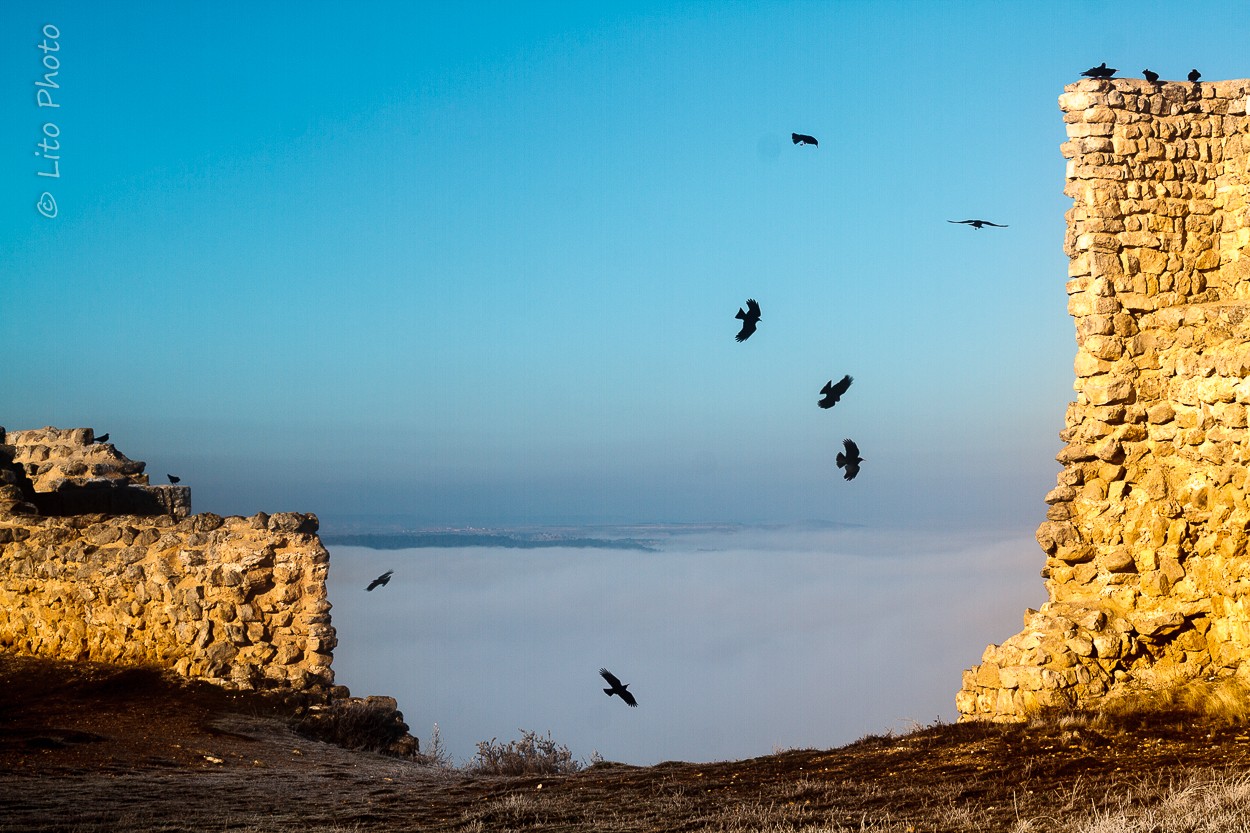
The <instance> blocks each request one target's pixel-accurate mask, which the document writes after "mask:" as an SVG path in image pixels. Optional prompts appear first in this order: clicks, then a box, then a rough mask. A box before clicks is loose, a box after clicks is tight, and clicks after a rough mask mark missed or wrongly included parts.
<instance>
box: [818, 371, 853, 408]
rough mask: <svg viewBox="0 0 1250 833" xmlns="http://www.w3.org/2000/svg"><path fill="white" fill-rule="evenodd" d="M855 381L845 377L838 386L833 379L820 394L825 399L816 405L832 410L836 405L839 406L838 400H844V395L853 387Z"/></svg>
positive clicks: (826, 383)
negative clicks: (852, 383)
mask: <svg viewBox="0 0 1250 833" xmlns="http://www.w3.org/2000/svg"><path fill="white" fill-rule="evenodd" d="M854 381H855V380H854V379H852V378H851V377H850V376H843V377H842V380H841V381H840V382H838V383H837V384H836V385H835V384H834V383H833V380H832V379H830V380H829V381H828V382H825V386H824V387H823V388H821V389H820V393H821V395H822V396H823V397H824V399H821V400H820V401H819V402H817V403H816V404H817V405H819V406H820V407H822V408H832V407H833V406H834V405H836V404H838V400H839V399H841V398H842V394H844V393H846V389H847V388H849V387H850V386H851V382H854Z"/></svg>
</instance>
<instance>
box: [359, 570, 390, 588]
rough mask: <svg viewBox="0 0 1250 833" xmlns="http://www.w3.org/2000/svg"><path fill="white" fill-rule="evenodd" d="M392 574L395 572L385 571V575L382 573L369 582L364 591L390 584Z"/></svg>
mask: <svg viewBox="0 0 1250 833" xmlns="http://www.w3.org/2000/svg"><path fill="white" fill-rule="evenodd" d="M393 572H395V571H394V570H387V571H386V572H385V573H383V574H382V575H380V576H378V577H377V578H375V579H374V580H373V581H371V582H369V586H368V587H366V588H365V589H366V590H372V589H373V588H375V587H381V586H382V585H383V584H388V583H389V582H390V580H391V573H393Z"/></svg>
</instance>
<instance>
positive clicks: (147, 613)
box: [0, 428, 336, 691]
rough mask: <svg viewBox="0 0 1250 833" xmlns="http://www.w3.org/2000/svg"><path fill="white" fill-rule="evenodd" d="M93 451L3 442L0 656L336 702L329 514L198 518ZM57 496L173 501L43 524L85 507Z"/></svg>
mask: <svg viewBox="0 0 1250 833" xmlns="http://www.w3.org/2000/svg"><path fill="white" fill-rule="evenodd" d="M93 439H94V436H93V435H92V433H91V429H70V430H60V429H54V428H46V429H40V430H38V431H25V432H8V433H7V435H6V433H5V432H4V430H3V429H0V651H8V652H13V653H22V654H30V655H35V656H43V657H50V658H56V659H66V660H91V661H99V662H110V663H119V664H131V665H156V666H160V667H163V668H166V669H169V670H172V671H174V672H176V673H178V674H181V675H183V676H186V677H189V678H195V679H202V680H207V681H210V682H213V683H217V684H219V685H224V686H227V687H232V688H242V689H264V688H283V689H291V690H297V691H328V690H329V687H330V686H332V685H333V681H334V677H333V672H332V671H331V667H330V665H331V660H332V658H333V649H334V647H335V643H336V640H335V633H334V628H333V626H332V625H331V622H330V603H329V601H328V599H327V596H326V576H327V572H328V569H329V553H328V552H327V551H326V549H325V547H323V546H322V544H321V541H320V539H319V538H318V536H317V527H318V524H317V518H316V516H314V515H308V514H299V513H278V514H273V515H267V514H264V513H259V514H256V515H253V516H251V517H246V518H245V517H221V516H218V515H214V514H211V513H203V514H198V515H187V514H186V512H185V511H183V510H184V509H185V510H189V507H190V490H189V489H187V487H182V486H168V487H149V486H147V484H146V477H143V478H142V480H140V479H139V477H140V476H141V472H142V467H143V464H142V463H137V464H136V463H135V461H129V460H127V459H126V458H125V457H124V456H122V455H120V454H119V453H117V452H116V451H115V450H114V449H111V447H110V448H108V449H105V448H103V446H102V445H101V444H98V443H94V442H93ZM136 466H137V468H136ZM88 481H92V482H88ZM135 489H138V490H139V491H137V492H133V491H131V490H135ZM42 490H51V491H42ZM151 490H156V491H155V492H153V491H151ZM58 492H61V493H69V494H72V495H75V497H74V498H73V500H74V501H77V502H80V503H81V502H82V501H86V502H88V503H94V504H96V506H95V508H96V509H101V508H104V509H107V507H108V506H111V505H114V503H113V502H114V501H116V500H121V501H122V502H123V503H129V502H130V501H131V497H126V498H117V495H118V494H119V493H120V494H123V495H131V496H132V497H133V496H134V495H136V494H137V495H141V496H142V495H148V496H150V495H152V494H157V495H164V497H163V498H160V499H152V500H150V499H148V498H147V497H140V498H135V500H137V501H138V503H137V504H136V505H138V506H140V507H141V508H142V509H143V510H144V512H145V513H144V514H114V513H111V512H108V511H94V512H85V513H84V512H66V513H61V512H58V513H56V514H48V513H44V512H41V511H40V507H41V505H44V506H46V505H54V506H56V507H57V508H59V509H66V508H72V507H69V506H68V505H67V504H65V503H64V502H63V501H62V502H59V503H58V502H57V501H52V500H50V499H49V497H48V496H49V495H55V494H57V493H58ZM161 510H165V511H161Z"/></svg>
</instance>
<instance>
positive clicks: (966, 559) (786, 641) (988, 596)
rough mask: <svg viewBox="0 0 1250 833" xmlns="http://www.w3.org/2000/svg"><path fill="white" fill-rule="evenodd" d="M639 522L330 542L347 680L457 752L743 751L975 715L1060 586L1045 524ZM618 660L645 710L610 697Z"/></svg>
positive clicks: (717, 754) (611, 754)
mask: <svg viewBox="0 0 1250 833" xmlns="http://www.w3.org/2000/svg"><path fill="white" fill-rule="evenodd" d="M638 535H639V533H638V532H637V531H636V530H631V531H629V532H628V536H626V537H627V538H628V542H629V546H628V547H627V548H619V549H617V548H597V547H585V546H550V547H547V546H543V545H542V542H541V541H540V542H538V543H534V542H533V540H532V538H531V539H527V540H530V545H528V546H525V547H521V548H517V547H507V546H498V545H487V546H483V545H478V544H473V545H469V546H453V547H444V546H421V547H417V548H407V549H374V548H370V547H363V546H358V545H342V544H335V543H333V542H332V541H331V543H329V544H328V545H327V546H328V547H329V549H330V552H331V558H330V579H329V592H330V600H331V602H332V603H333V605H334V609H333V614H332V615H333V621H334V626H335V628H336V629H337V631H338V638H339V644H338V648H337V649H336V650H335V652H334V669H335V677H336V680H337V681H338V682H339V683H341V684H344V685H347V686H348V687H350V689H351V691H352V693H353V694H354V695H357V696H364V695H368V694H386V695H390V696H393V697H395V698H396V699H397V700H398V701H399V707H400V709H401V710H402V711H403V713H404V717H405V720H406V721H407V722H408V724H409V725H410V727H411V729H412V733H413V734H415V735H418V736H420V737H421V740H422V745H423V749H427V750H428V745H429V742H430V736H431V732H432V729H433V726H434V724H436V723H437V724H438V727H439V732H440V734H441V738H442V741H443V744H444V746H445V747H446V749H447V750H448V751H449V752H450V753H451V755H452V757H453V758H454V759H455V761H456V762H457V763H463V762H466V761H469V760H471V759H472V758H473V756H474V753H475V751H476V748H477V743H478V742H479V741H483V740H490V739H492V738H495V739H498V740H499V741H500V742H506V741H510V740H513V739H516V738H518V737H519V736H520V730H521V729H527V730H534V731H537V732H538V733H540V734H546V733H547V732H548V731H550V733H551V735H552V737H553V738H554V739H555V740H556V741H557V742H559V743H561V744H565V745H567V746H568V747H569V748H570V749H571V750H572V752H573V754H574V756H575V757H576V758H578V759H580V760H583V761H586V760H588V759H589V758H590V757H591V755H592V753H598V754H599V755H601V756H602V757H603V758H605V759H608V760H615V761H623V762H626V763H632V764H653V763H658V762H660V761H665V760H686V761H712V760H727V759H740V758H748V757H753V756H757V755H765V754H769V753H771V752H774V751H777V750H780V749H788V748H827V747H831V746H837V745H841V744H844V743H847V742H850V741H853V740H855V739H857V738H859V737H862V736H864V735H866V734H873V733H884V732H886V731H891V730H893V731H900V730H906V729H908V728H911V727H913V726H915V725H917V724H928V723H932V722H934V721H935V720H938V719H941V720H944V721H951V720H954V719H955V717H956V712H955V707H954V697H955V692H956V691H958V689H959V685H960V673H961V671H962V670H963V669H965V668H969V667H971V666H972V665H974V664H976V663H977V662H978V661H979V659H980V656H981V652H982V651H983V650H984V649H985V646H986V645H987V644H988V643H990V642H1001V641H1002V640H1003V639H1005V638H1006V637H1008V636H1010V635H1012V634H1014V633H1015V632H1017V631H1018V630H1019V628H1020V623H1021V616H1022V614H1023V612H1024V610H1025V608H1026V607H1037V606H1039V605H1040V604H1041V603H1042V602H1043V601H1044V600H1045V596H1044V591H1043V588H1042V580H1041V579H1040V578H1039V577H1038V570H1039V569H1040V567H1041V566H1042V563H1043V555H1042V553H1041V551H1040V550H1039V548H1038V546H1037V544H1036V543H1035V542H1034V541H1033V539H1032V535H1030V534H1028V533H985V532H982V533H973V532H965V533H955V532H950V531H945V532H940V533H939V532H921V531H882V530H869V529H861V528H811V527H774V528H763V527H724V528H717V527H707V528H700V527H694V528H673V527H653V528H649V529H647V530H645V535H643V537H644V538H645V539H646V540H645V546H647V547H650V548H649V549H642V548H633V544H634V543H635V542H636V539H637V538H638ZM609 537H610V536H609ZM553 540H556V541H557V542H558V541H560V540H563V539H561V537H560V535H555V536H553ZM401 543H402V542H401ZM488 543H490V542H488ZM575 543H576V542H575ZM386 570H394V571H395V572H394V577H393V578H392V580H391V582H390V584H389V585H388V586H385V587H380V588H378V589H377V590H374V591H373V592H366V591H365V586H366V585H367V584H368V583H369V581H370V580H371V579H373V578H374V577H376V576H378V575H379V574H381V573H383V572H384V571H386ZM600 667H607V668H608V669H609V670H611V671H612V672H614V673H615V674H616V675H617V676H618V677H620V678H621V680H622V681H623V682H625V683H629V684H630V691H631V692H633V693H634V694H635V696H636V697H637V698H638V704H639V705H638V708H629V707H628V706H626V705H625V704H624V703H623V702H621V700H620V699H619V698H616V697H608V696H606V695H605V694H604V693H603V691H602V689H603V687H604V685H605V684H604V683H603V681H602V680H601V679H600V677H599V675H598V670H599V668H600Z"/></svg>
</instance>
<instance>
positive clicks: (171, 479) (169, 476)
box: [165, 474, 182, 483]
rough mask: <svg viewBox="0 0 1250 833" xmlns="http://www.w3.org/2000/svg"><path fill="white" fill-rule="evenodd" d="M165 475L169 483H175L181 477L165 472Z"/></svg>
mask: <svg viewBox="0 0 1250 833" xmlns="http://www.w3.org/2000/svg"><path fill="white" fill-rule="evenodd" d="M165 476H166V477H168V478H169V482H170V483H177V482H178V481H180V480H182V478H181V477H174V476H173V475H172V474H167V475H165Z"/></svg>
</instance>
